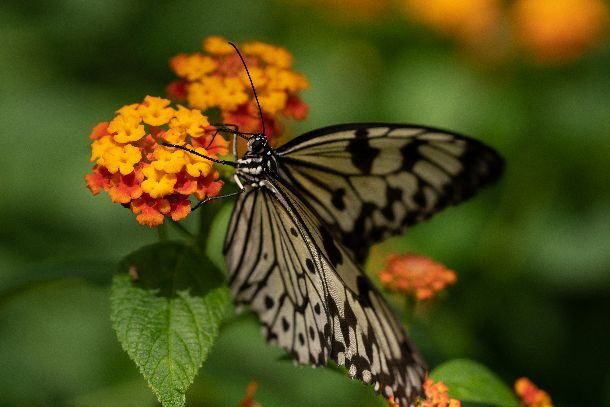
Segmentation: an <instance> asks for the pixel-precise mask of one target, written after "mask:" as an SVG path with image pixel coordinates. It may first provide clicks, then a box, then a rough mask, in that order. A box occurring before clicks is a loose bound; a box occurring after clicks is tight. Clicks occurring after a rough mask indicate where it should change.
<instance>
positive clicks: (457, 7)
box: [404, 0, 502, 43]
mask: <svg viewBox="0 0 610 407" xmlns="http://www.w3.org/2000/svg"><path fill="white" fill-rule="evenodd" d="M404 4H405V7H406V12H407V14H408V15H409V16H410V17H411V18H412V19H413V20H414V21H416V22H418V23H420V24H422V25H426V26H428V27H430V28H432V29H434V30H436V31H438V32H440V33H442V34H445V35H448V36H452V37H455V38H457V39H458V40H460V41H463V42H464V43H474V42H479V41H482V40H485V39H486V37H489V36H491V35H492V34H493V33H494V30H496V29H497V28H498V25H499V22H500V19H501V16H502V2H501V1H500V0H468V1H455V0H405V3H404Z"/></svg>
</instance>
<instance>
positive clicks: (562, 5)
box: [512, 0, 609, 62]
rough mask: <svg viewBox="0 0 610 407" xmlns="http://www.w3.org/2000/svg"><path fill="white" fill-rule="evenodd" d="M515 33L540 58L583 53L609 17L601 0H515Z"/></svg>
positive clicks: (594, 42) (597, 40)
mask: <svg viewBox="0 0 610 407" xmlns="http://www.w3.org/2000/svg"><path fill="white" fill-rule="evenodd" d="M512 19H513V23H514V27H513V31H514V35H515V37H516V38H517V39H518V40H519V41H520V43H521V44H522V45H523V47H524V48H526V49H527V50H528V51H529V53H530V54H532V55H533V56H534V57H535V58H536V59H537V60H538V61H540V62H560V61H565V60H570V59H574V58H577V57H580V56H582V55H583V54H584V53H585V52H586V51H589V50H590V49H591V48H593V47H594V46H596V45H597V44H599V43H600V42H601V40H602V39H603V38H604V36H605V34H606V31H607V28H608V21H609V11H608V4H607V3H606V2H605V1H603V0H517V1H516V2H515V3H514V4H513V9H512Z"/></svg>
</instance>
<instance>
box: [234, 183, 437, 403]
mask: <svg viewBox="0 0 610 407" xmlns="http://www.w3.org/2000/svg"><path fill="white" fill-rule="evenodd" d="M264 184H265V186H263V187H259V188H251V187H246V191H245V192H244V193H242V195H241V196H240V198H239V199H238V201H237V204H236V207H235V210H234V212H233V217H232V220H231V223H230V226H229V231H228V234H227V240H226V245H225V251H226V258H227V264H228V269H229V281H230V285H231V288H232V290H233V294H234V297H235V300H236V301H237V302H238V303H243V304H248V305H249V306H250V308H251V309H252V310H253V311H254V312H255V313H256V314H257V315H258V318H259V320H260V321H261V324H262V326H263V331H264V333H265V334H266V337H267V338H268V340H269V341H271V342H275V343H277V344H278V345H280V346H281V347H283V348H284V349H286V350H287V351H288V352H289V353H291V354H292V355H293V357H294V358H295V360H297V361H298V362H299V363H309V364H313V365H326V363H327V361H328V359H332V360H334V361H335V362H337V363H338V364H339V365H342V366H345V367H346V369H347V371H348V374H349V375H350V376H352V377H354V378H357V379H359V380H362V381H363V382H365V383H369V384H372V385H373V386H374V387H375V390H376V391H377V392H379V393H382V394H384V395H385V396H386V397H387V396H389V395H391V394H393V395H394V396H395V397H396V399H397V400H399V401H400V402H401V405H411V404H412V403H414V401H415V399H416V397H417V396H419V395H421V386H422V381H423V377H424V374H425V366H424V362H423V360H422V358H421V357H420V356H419V353H418V352H417V350H415V349H414V348H413V346H412V345H411V343H410V342H409V340H408V338H407V336H406V334H405V332H404V330H403V328H402V327H401V325H400V323H399V321H398V320H397V319H396V317H395V316H394V314H393V313H392V312H391V310H390V309H389V307H388V306H387V304H386V303H385V301H384V299H383V298H382V296H381V294H380V293H379V292H378V291H377V290H376V289H375V288H374V287H373V286H372V284H371V282H370V281H369V280H368V278H367V277H366V276H365V275H364V273H363V272H362V271H361V269H360V267H359V266H358V265H357V264H356V263H355V262H354V261H353V260H352V257H351V255H350V254H349V253H348V252H347V251H346V250H345V248H344V247H343V246H342V245H341V244H340V243H337V242H335V241H334V239H333V237H332V235H331V233H330V232H329V231H328V230H327V228H326V226H325V225H323V224H322V223H321V222H320V220H319V219H318V217H317V216H316V215H314V213H313V212H312V210H311V208H310V207H309V206H308V204H306V203H305V202H303V201H302V200H301V199H300V197H299V196H298V195H297V194H296V193H294V192H293V191H292V190H291V188H290V187H289V186H287V185H284V184H283V183H282V181H280V180H267V181H265V183H264Z"/></svg>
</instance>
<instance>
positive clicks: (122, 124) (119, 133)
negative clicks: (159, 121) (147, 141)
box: [108, 114, 146, 143]
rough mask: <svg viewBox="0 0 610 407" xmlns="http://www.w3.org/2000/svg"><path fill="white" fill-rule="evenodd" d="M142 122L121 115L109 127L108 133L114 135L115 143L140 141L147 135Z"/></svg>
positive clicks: (138, 119)
mask: <svg viewBox="0 0 610 407" xmlns="http://www.w3.org/2000/svg"><path fill="white" fill-rule="evenodd" d="M140 122H141V119H140V118H139V117H136V116H125V115H122V114H119V115H118V116H117V117H115V118H114V119H113V120H112V121H111V122H110V124H109V125H108V132H110V133H113V134H114V141H116V142H117V143H130V142H132V141H138V140H140V139H141V138H142V137H144V136H145V135H146V131H145V130H144V126H143V125H141V124H140Z"/></svg>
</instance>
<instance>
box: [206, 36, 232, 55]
mask: <svg viewBox="0 0 610 407" xmlns="http://www.w3.org/2000/svg"><path fill="white" fill-rule="evenodd" d="M201 45H202V48H203V50H204V51H206V52H208V53H210V54H213V55H227V54H232V53H234V52H235V50H234V49H233V47H232V46H231V45H229V43H228V42H227V40H226V39H224V38H222V37H219V36H217V35H212V36H210V37H207V38H205V39H204V40H203V42H202V44H201Z"/></svg>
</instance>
